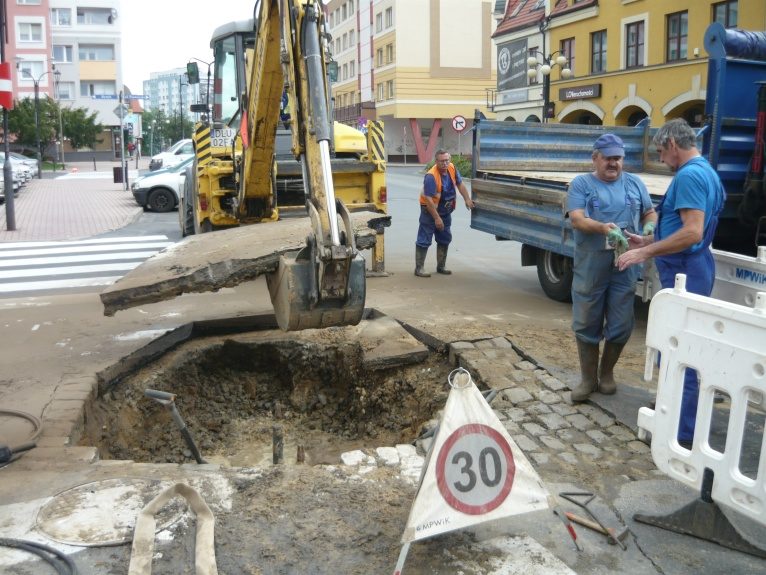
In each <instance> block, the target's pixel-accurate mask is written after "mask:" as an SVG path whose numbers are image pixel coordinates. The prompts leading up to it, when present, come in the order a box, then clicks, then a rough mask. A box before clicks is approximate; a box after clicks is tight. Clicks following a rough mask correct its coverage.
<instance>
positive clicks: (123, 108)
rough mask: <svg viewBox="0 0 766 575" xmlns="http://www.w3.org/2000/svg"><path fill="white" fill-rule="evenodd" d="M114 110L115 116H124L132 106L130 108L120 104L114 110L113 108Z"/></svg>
mask: <svg viewBox="0 0 766 575" xmlns="http://www.w3.org/2000/svg"><path fill="white" fill-rule="evenodd" d="M112 112H114V115H115V116H124V115H125V114H127V113H128V112H130V108H128V107H127V106H126V105H125V104H120V105H119V106H117V107H116V108H115V109H114V110H112Z"/></svg>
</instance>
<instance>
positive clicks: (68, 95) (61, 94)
mask: <svg viewBox="0 0 766 575" xmlns="http://www.w3.org/2000/svg"><path fill="white" fill-rule="evenodd" d="M57 88H58V95H57V96H56V99H57V100H74V82H59V83H58V86H57Z"/></svg>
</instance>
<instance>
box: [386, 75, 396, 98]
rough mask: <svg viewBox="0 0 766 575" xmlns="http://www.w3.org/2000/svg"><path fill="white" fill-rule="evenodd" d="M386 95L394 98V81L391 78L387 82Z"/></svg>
mask: <svg viewBox="0 0 766 575" xmlns="http://www.w3.org/2000/svg"><path fill="white" fill-rule="evenodd" d="M386 97H387V99H389V100H392V99H393V98H394V81H393V80H389V81H388V82H386Z"/></svg>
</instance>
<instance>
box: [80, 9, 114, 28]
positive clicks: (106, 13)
mask: <svg viewBox="0 0 766 575" xmlns="http://www.w3.org/2000/svg"><path fill="white" fill-rule="evenodd" d="M114 14H116V10H115V11H114V12H113V11H112V9H111V8H78V9H77V23H78V24H91V25H96V26H98V25H104V24H111V23H112V19H113V18H114Z"/></svg>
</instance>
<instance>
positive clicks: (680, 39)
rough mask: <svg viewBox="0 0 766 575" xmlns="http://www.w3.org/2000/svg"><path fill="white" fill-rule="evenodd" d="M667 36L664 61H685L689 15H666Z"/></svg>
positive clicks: (685, 13) (682, 13)
mask: <svg viewBox="0 0 766 575" xmlns="http://www.w3.org/2000/svg"><path fill="white" fill-rule="evenodd" d="M667 35H668V38H667V48H666V52H665V60H666V61H667V62H676V61H678V60H686V45H687V41H688V39H689V14H688V13H687V12H676V13H675V14H668V16H667Z"/></svg>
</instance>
